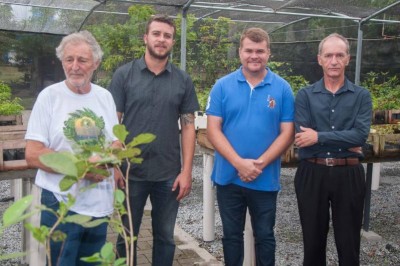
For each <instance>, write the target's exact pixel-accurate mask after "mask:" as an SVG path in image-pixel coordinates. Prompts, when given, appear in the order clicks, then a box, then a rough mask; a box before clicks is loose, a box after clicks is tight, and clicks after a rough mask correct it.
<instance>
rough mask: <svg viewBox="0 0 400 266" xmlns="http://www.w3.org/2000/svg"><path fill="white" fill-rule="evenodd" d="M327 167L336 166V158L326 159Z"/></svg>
mask: <svg viewBox="0 0 400 266" xmlns="http://www.w3.org/2000/svg"><path fill="white" fill-rule="evenodd" d="M325 165H326V166H335V158H325Z"/></svg>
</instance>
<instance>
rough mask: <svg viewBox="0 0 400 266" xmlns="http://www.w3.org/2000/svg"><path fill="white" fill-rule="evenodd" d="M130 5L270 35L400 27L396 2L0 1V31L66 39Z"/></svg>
mask: <svg viewBox="0 0 400 266" xmlns="http://www.w3.org/2000/svg"><path fill="white" fill-rule="evenodd" d="M133 4H149V5H153V6H154V7H155V9H156V10H157V11H158V12H159V13H165V14H168V15H171V16H177V15H179V14H193V15H194V16H195V17H196V18H197V19H203V18H207V17H211V18H218V17H227V18H230V19H231V20H233V21H240V22H243V23H258V24H263V25H265V28H266V30H268V31H273V30H276V29H278V28H281V27H284V26H286V25H290V24H293V23H296V22H298V21H301V20H304V19H309V18H312V17H318V18H332V19H341V20H352V21H354V22H356V23H357V22H358V23H363V22H366V21H375V22H378V23H398V24H399V25H400V1H399V0H397V1H395V0H140V1H133V0H131V1H130V0H97V1H96V0H68V1H66V0H0V13H1V17H0V29H1V30H7V31H21V32H34V33H49V34H60V35H65V34H68V33H71V32H74V31H77V30H79V29H81V28H82V27H83V26H84V25H85V23H87V22H88V21H90V20H93V19H96V20H95V21H102V19H104V18H106V17H107V16H108V15H110V14H112V15H114V16H115V15H120V16H118V17H119V18H121V20H123V19H124V18H125V19H128V18H129V16H128V14H127V10H128V7H129V6H131V5H133Z"/></svg>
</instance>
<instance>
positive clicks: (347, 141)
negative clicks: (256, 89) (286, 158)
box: [295, 79, 372, 159]
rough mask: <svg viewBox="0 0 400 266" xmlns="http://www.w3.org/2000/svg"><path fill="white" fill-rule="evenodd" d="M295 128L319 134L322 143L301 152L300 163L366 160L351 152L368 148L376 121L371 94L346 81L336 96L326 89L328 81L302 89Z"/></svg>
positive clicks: (300, 150)
mask: <svg viewBox="0 0 400 266" xmlns="http://www.w3.org/2000/svg"><path fill="white" fill-rule="evenodd" d="M295 106H296V112H295V126H296V132H300V131H301V130H300V126H303V127H307V128H312V129H314V130H315V131H317V132H318V143H316V144H314V145H312V146H309V147H305V148H300V149H299V159H307V158H317V157H321V158H346V157H362V154H358V153H355V152H351V151H349V150H348V149H349V148H352V147H362V146H364V144H365V142H366V140H367V138H368V134H369V130H370V126H371V117H372V101H371V95H370V93H369V91H368V90H366V89H364V88H362V87H359V86H356V85H354V84H353V83H351V82H350V81H349V80H347V79H346V80H345V83H344V86H343V87H342V88H340V89H339V90H338V91H337V92H336V93H335V94H333V93H332V92H330V91H328V90H327V89H326V88H325V85H324V80H323V79H321V80H319V81H317V82H316V83H314V84H312V85H310V86H308V87H306V88H303V89H301V90H300V91H299V92H298V93H297V96H296V102H295Z"/></svg>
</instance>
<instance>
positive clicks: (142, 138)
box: [126, 133, 156, 147]
mask: <svg viewBox="0 0 400 266" xmlns="http://www.w3.org/2000/svg"><path fill="white" fill-rule="evenodd" d="M155 139H156V135H154V134H151V133H143V134H140V135H137V136H136V137H134V138H133V140H132V141H131V142H129V143H128V144H127V145H126V146H127V147H135V146H137V145H140V144H147V143H150V142H152V141H153V140H155Z"/></svg>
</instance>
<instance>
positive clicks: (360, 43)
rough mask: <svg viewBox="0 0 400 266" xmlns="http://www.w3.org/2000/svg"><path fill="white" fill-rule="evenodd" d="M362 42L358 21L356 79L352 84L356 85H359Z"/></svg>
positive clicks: (360, 27) (360, 26) (360, 25)
mask: <svg viewBox="0 0 400 266" xmlns="http://www.w3.org/2000/svg"><path fill="white" fill-rule="evenodd" d="M362 42H363V31H362V24H361V21H359V22H358V37H357V54H356V77H355V79H354V83H355V84H356V85H360V74H361V57H362Z"/></svg>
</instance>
